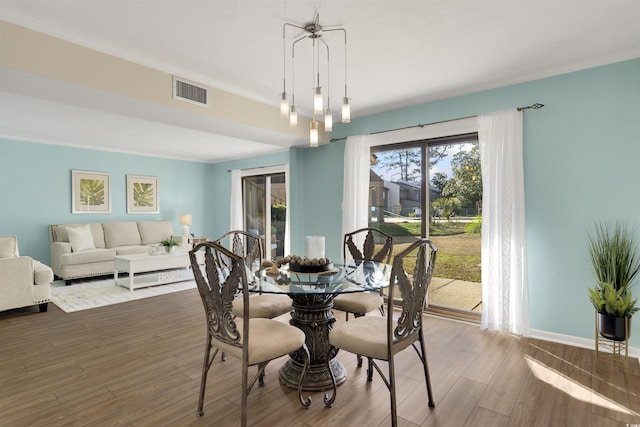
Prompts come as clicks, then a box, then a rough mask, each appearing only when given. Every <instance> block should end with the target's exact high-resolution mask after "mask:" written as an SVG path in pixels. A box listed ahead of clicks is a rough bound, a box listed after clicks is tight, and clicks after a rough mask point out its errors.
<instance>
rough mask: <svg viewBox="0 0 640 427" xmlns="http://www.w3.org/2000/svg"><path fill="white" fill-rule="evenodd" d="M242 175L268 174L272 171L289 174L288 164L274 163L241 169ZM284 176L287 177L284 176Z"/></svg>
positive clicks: (272, 172)
mask: <svg viewBox="0 0 640 427" xmlns="http://www.w3.org/2000/svg"><path fill="white" fill-rule="evenodd" d="M240 172H241V174H242V177H243V178H244V177H245V176H255V175H269V174H274V173H283V172H284V173H285V174H287V175H288V174H289V164H288V163H285V164H282V165H274V166H264V167H259V168H250V169H242V170H241V171H240ZM285 178H289V177H288V176H286V177H285ZM288 186H289V181H288V180H287V187H288Z"/></svg>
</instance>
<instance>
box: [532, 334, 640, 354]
mask: <svg viewBox="0 0 640 427" xmlns="http://www.w3.org/2000/svg"><path fill="white" fill-rule="evenodd" d="M531 337H532V338H538V339H541V340H544V341H551V342H557V343H560V344H566V345H571V346H574V347H582V348H588V349H591V350H595V341H594V340H593V338H580V337H574V336H572V335H564V334H558V333H555V332H548V331H542V330H540V329H532V330H531ZM629 357H632V358H636V359H639V360H640V348H638V347H631V346H629Z"/></svg>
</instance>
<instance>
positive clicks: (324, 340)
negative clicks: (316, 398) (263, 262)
mask: <svg viewBox="0 0 640 427" xmlns="http://www.w3.org/2000/svg"><path fill="white" fill-rule="evenodd" d="M289 296H290V297H291V299H292V300H293V304H292V305H293V311H292V313H291V320H289V323H290V324H291V325H293V326H296V327H297V328H299V329H301V330H302V331H303V332H304V333H305V337H306V344H307V347H308V349H309V354H310V363H309V368H308V370H307V373H306V375H305V378H304V380H303V382H302V389H303V390H305V391H321V390H330V389H332V388H333V387H334V381H335V385H336V386H338V385H340V384H342V383H343V382H344V381H345V380H346V379H347V370H346V368H345V367H344V365H343V364H342V363H341V362H340V361H339V360H338V359H336V355H337V354H338V349H337V348H336V347H334V346H332V345H331V344H330V343H329V331H330V330H331V328H332V327H333V324H334V323H335V321H336V319H335V318H334V317H333V312H332V311H331V308H332V307H333V297H334V295H332V294H294V295H289ZM289 356H290V359H289V360H288V361H287V362H286V363H285V364H284V365H283V366H282V367H281V368H280V381H281V382H282V384H284V385H285V386H287V387H290V388H293V389H297V388H298V382H299V380H300V375H301V374H302V370H303V368H304V353H303V352H302V351H300V350H299V351H296V352H293V353H290V354H289ZM327 361H328V362H329V363H327ZM332 377H333V378H332Z"/></svg>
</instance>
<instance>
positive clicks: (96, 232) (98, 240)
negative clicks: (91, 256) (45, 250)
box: [51, 222, 105, 248]
mask: <svg viewBox="0 0 640 427" xmlns="http://www.w3.org/2000/svg"><path fill="white" fill-rule="evenodd" d="M85 225H87V224H53V225H51V241H52V242H68V241H69V234H68V233H67V228H70V227H83V226H85ZM89 229H90V230H91V236H92V237H93V246H95V247H96V248H104V247H105V244H104V232H103V231H102V224H101V223H99V222H91V223H89Z"/></svg>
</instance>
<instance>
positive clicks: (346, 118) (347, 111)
mask: <svg viewBox="0 0 640 427" xmlns="http://www.w3.org/2000/svg"><path fill="white" fill-rule="evenodd" d="M349 122H351V105H349V98H347V97H344V98H342V123H349Z"/></svg>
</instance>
